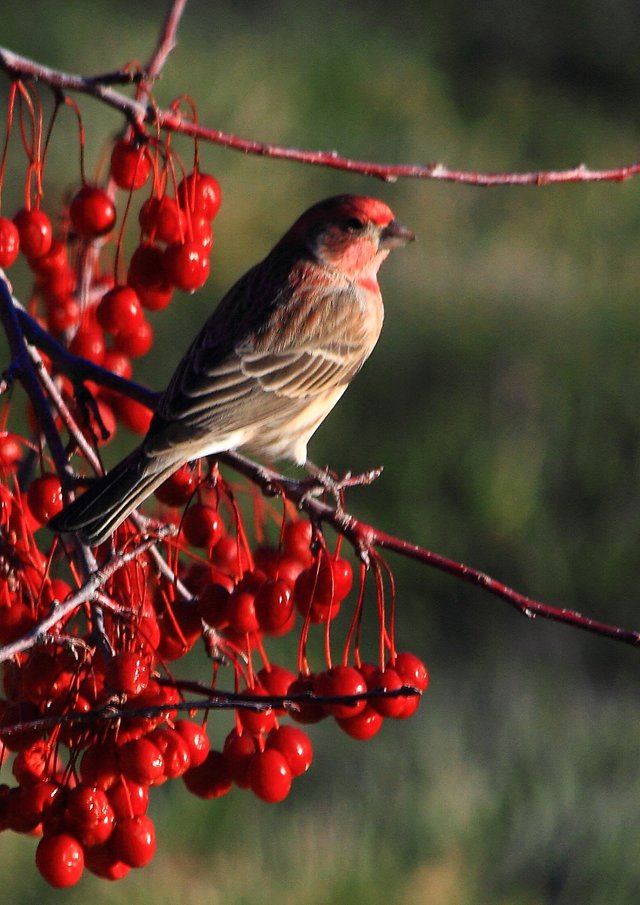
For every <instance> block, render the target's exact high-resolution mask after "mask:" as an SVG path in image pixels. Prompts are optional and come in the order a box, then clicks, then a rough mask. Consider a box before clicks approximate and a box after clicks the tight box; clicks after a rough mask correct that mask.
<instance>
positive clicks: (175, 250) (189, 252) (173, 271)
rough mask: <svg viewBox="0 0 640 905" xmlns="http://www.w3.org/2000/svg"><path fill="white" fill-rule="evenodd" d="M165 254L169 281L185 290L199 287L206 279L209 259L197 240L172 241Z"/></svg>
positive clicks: (192, 290)
mask: <svg viewBox="0 0 640 905" xmlns="http://www.w3.org/2000/svg"><path fill="white" fill-rule="evenodd" d="M164 255H165V261H164V266H165V273H166V274H167V278H168V280H169V282H170V283H171V284H172V285H173V286H176V287H177V288H178V289H182V290H184V291H185V292H194V291H195V290H196V289H200V287H201V286H204V284H205V283H206V281H207V277H208V276H209V271H210V269H211V261H210V260H209V255H208V254H207V252H206V250H205V249H204V248H203V246H202V245H201V244H200V243H199V242H184V243H180V242H173V243H172V244H171V245H168V246H167V248H166V251H165V253H164Z"/></svg>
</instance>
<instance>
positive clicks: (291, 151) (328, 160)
mask: <svg viewBox="0 0 640 905" xmlns="http://www.w3.org/2000/svg"><path fill="white" fill-rule="evenodd" d="M183 6H184V3H183V2H180V0H179V2H176V3H175V4H174V7H173V9H172V11H171V13H170V15H169V18H168V20H167V24H166V25H165V31H164V34H163V37H162V39H161V40H160V42H159V44H158V48H157V50H156V54H155V55H154V56H153V57H152V60H151V62H150V64H149V68H148V71H147V72H146V73H145V75H144V76H143V81H144V83H145V86H146V85H147V84H148V82H149V81H150V80H152V79H153V78H155V77H157V75H158V72H159V67H160V66H161V65H162V64H163V63H164V61H165V60H166V56H167V54H168V52H169V51H170V50H171V48H172V47H173V46H174V39H175V29H176V28H177V24H178V19H179V17H180V14H181V12H182V7H183ZM172 17H173V18H172ZM0 69H3V70H4V71H5V72H6V73H7V74H8V75H9V76H10V77H11V78H19V79H32V80H34V81H37V82H39V83H40V84H43V85H47V86H48V87H49V88H51V89H52V90H53V91H55V92H57V93H58V94H60V93H62V94H64V93H65V92H77V93H80V94H86V95H89V96H90V97H94V98H96V99H97V100H99V101H101V102H102V103H104V104H106V105H107V106H109V107H112V108H113V109H115V110H117V111H119V112H120V113H122V114H123V115H124V116H126V117H127V119H129V120H130V122H132V123H133V124H134V125H135V126H136V127H137V128H138V129H141V127H142V126H143V124H147V125H152V126H155V127H156V128H157V127H159V128H161V129H166V130H167V131H168V132H176V133H180V134H182V135H187V136H190V137H193V138H199V139H200V140H202V141H206V142H209V143H211V144H216V145H221V146H223V147H226V148H229V149H231V150H234V151H241V152H243V153H244V154H254V155H258V156H260V157H270V158H272V159H274V160H288V161H291V162H294V163H302V164H307V165H311V166H321V167H329V168H331V169H335V170H342V171H345V172H350V173H357V174H358V175H361V176H371V177H374V178H376V179H381V180H383V181H384V182H395V181H396V180H398V179H433V180H437V181H440V182H457V183H463V184H466V185H477V186H484V187H492V186H499V185H536V186H540V185H552V184H555V183H560V182H624V181H625V180H627V179H630V178H632V177H633V176H637V175H638V174H639V173H640V163H631V164H627V165H624V166H619V167H612V168H608V169H604V170H592V169H590V168H589V167H587V166H586V165H585V164H580V165H578V166H576V167H572V168H570V169H566V170H533V171H531V172H524V173H478V172H472V171H465V170H456V169H452V168H450V167H448V166H445V165H444V164H442V163H436V162H434V163H426V164H382V163H374V162H371V161H365V160H354V159H352V158H349V157H343V156H342V155H340V154H338V152H337V151H307V150H303V149H299V148H288V147H283V146H281V145H273V144H267V143H266V142H261V141H254V140H253V139H247V138H241V137H240V136H238V135H233V134H230V133H228V132H222V131H221V130H219V129H212V128H209V127H207V126H202V125H200V124H199V123H194V122H190V121H188V120H184V119H182V117H181V116H180V115H179V113H176V112H175V111H173V110H163V109H158V108H156V107H155V106H153V105H152V104H150V103H145V102H143V101H141V100H136V99H133V98H130V97H128V96H127V95H126V94H123V93H122V92H121V91H117V90H115V89H114V88H112V87H111V86H112V85H113V84H117V83H119V82H122V83H125V84H126V83H127V82H128V83H133V82H138V81H140V78H139V76H136V74H135V73H131V72H128V71H127V70H125V69H123V70H122V71H120V72H115V73H109V74H107V75H102V76H94V77H86V76H81V75H75V74H73V73H68V72H63V71H61V70H59V69H53V68H51V67H49V66H43V65H42V64H41V63H37V62H35V61H34V60H30V59H28V58H27V57H23V56H21V55H20V54H17V53H14V52H13V51H11V50H9V49H7V48H4V47H0Z"/></svg>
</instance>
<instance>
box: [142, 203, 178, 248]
mask: <svg viewBox="0 0 640 905" xmlns="http://www.w3.org/2000/svg"><path fill="white" fill-rule="evenodd" d="M138 219H139V221H140V226H141V227H142V232H143V233H144V234H145V235H147V236H151V237H152V238H153V239H155V240H157V241H158V242H180V241H181V240H183V239H184V236H185V228H186V217H185V213H184V211H182V210H180V208H179V207H178V204H177V202H176V200H175V198H169V197H168V196H167V195H165V196H164V198H148V199H147V200H146V201H145V203H144V204H143V205H142V207H141V208H140V214H139V218H138Z"/></svg>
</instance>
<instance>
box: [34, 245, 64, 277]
mask: <svg viewBox="0 0 640 905" xmlns="http://www.w3.org/2000/svg"><path fill="white" fill-rule="evenodd" d="M68 263H69V260H68V256H67V246H66V244H65V243H64V242H61V241H60V239H53V241H52V242H51V245H50V247H49V251H47V252H46V253H45V254H43V255H40V256H39V257H38V258H36V259H35V260H34V261H33V264H32V267H33V269H34V270H35V272H36V273H37V274H38V276H39V277H42V278H44V279H47V280H49V279H51V277H53V276H55V275H56V274H59V273H62V272H63V271H66V270H67V267H68Z"/></svg>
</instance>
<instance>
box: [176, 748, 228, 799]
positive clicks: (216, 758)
mask: <svg viewBox="0 0 640 905" xmlns="http://www.w3.org/2000/svg"><path fill="white" fill-rule="evenodd" d="M182 779H183V781H184V784H185V786H186V787H187V789H188V790H189V791H190V792H191V793H192V794H193V795H197V796H198V797H199V798H208V799H211V798H220V797H221V796H222V795H226V794H227V792H229V791H231V786H232V779H231V773H230V772H229V765H228V764H227V761H226V760H225V757H224V755H223V753H222V751H210V752H209V754H208V755H207V757H206V759H205V760H204V762H203V763H202V764H200V766H198V767H192V768H191V770H187V772H186V773H185V774H184V776H183V777H182Z"/></svg>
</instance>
